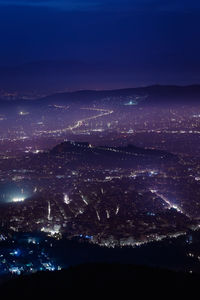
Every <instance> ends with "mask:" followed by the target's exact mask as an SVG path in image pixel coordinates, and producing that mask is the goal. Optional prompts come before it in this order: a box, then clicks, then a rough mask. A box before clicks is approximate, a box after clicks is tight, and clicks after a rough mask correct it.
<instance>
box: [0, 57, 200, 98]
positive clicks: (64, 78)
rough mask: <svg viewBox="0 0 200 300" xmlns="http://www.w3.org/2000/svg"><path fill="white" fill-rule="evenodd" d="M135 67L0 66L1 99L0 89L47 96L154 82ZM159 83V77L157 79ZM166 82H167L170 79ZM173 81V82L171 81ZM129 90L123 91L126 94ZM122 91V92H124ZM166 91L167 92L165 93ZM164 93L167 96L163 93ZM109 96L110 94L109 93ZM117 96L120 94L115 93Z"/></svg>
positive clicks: (75, 63) (157, 89)
mask: <svg viewBox="0 0 200 300" xmlns="http://www.w3.org/2000/svg"><path fill="white" fill-rule="evenodd" d="M136 70H137V66H135V65H133V66H132V65H123V64H121V63H120V62H118V63H117V64H112V63H111V62H93V63H87V62H82V61H78V60H77V61H76V60H60V61H59V60H58V61H57V60H55V61H54V60H47V61H36V62H31V63H26V64H23V65H18V66H14V67H7V66H0V98H1V90H3V91H6V92H8V94H9V93H11V94H12V93H17V94H19V95H22V94H24V95H26V94H27V95H31V94H32V95H50V94H55V93H57V92H60V91H75V90H76V91H77V90H85V89H89V90H108V89H109V90H110V89H113V90H116V89H117V90H119V89H121V88H124V87H132V86H136V85H138V86H141V85H143V86H144V82H146V83H147V85H149V84H152V83H154V82H156V81H155V80H153V79H151V77H152V76H151V71H150V70H149V71H148V72H140V73H138V72H137V71H136ZM157 82H160V81H159V77H158V80H157ZM166 82H170V81H169V80H168V81H166ZM172 82H173V81H172ZM180 89H182V88H178V87H176V89H175V87H173V86H171V87H169V86H168V92H167V93H170V95H171V94H173V95H174V94H176V93H180ZM128 90H129V89H126V91H127V93H128ZM199 90H200V88H199V87H198V86H191V87H190V88H188V87H185V88H183V90H182V92H183V94H184V91H186V94H187V93H188V92H192V93H196V92H198V94H199ZM124 91H125V90H124ZM130 92H131V91H130ZM132 92H145V93H147V92H148V93H155V92H156V93H161V94H163V89H162V88H161V86H153V87H147V88H138V89H137V88H136V89H134V90H132ZM165 92H166V91H165ZM165 92H164V94H165V95H166V93H165ZM110 93H111V94H112V92H110ZM116 93H119V91H116Z"/></svg>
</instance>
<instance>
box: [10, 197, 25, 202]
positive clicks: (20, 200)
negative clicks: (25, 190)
mask: <svg viewBox="0 0 200 300" xmlns="http://www.w3.org/2000/svg"><path fill="white" fill-rule="evenodd" d="M24 200H25V198H24V197H14V198H13V199H12V202H23V201H24Z"/></svg>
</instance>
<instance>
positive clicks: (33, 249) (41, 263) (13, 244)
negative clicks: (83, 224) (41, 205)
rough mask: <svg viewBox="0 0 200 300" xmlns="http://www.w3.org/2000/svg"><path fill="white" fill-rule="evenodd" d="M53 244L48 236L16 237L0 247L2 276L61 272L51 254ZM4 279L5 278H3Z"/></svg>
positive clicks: (4, 242)
mask: <svg viewBox="0 0 200 300" xmlns="http://www.w3.org/2000/svg"><path fill="white" fill-rule="evenodd" d="M51 248H52V242H51V240H49V239H48V238H47V237H46V236H40V235H38V236H30V235H28V234H20V235H16V237H14V238H12V239H9V238H8V239H5V240H4V241H2V242H1V245H0V275H1V276H2V275H7V276H8V275H22V274H25V275H26V274H30V273H35V272H38V271H56V270H61V269H62V266H61V265H59V264H58V263H57V262H56V259H55V258H53V257H52V255H51V254H50V252H51V251H50V249H51ZM2 279H3V277H2Z"/></svg>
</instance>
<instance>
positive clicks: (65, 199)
mask: <svg viewBox="0 0 200 300" xmlns="http://www.w3.org/2000/svg"><path fill="white" fill-rule="evenodd" d="M64 202H65V204H67V205H68V204H70V202H71V200H70V199H69V196H68V195H67V194H64Z"/></svg>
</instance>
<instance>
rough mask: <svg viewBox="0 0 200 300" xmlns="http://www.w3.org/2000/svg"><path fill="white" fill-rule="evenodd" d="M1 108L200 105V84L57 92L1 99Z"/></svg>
mask: <svg viewBox="0 0 200 300" xmlns="http://www.w3.org/2000/svg"><path fill="white" fill-rule="evenodd" d="M0 103H1V105H4V106H10V105H11V106H15V105H20V106H24V107H28V106H29V105H30V106H32V105H33V106H37V105H44V106H46V105H52V104H62V105H68V104H70V105H71V104H79V105H87V104H107V105H109V104H111V105H126V104H127V105H135V104H144V105H146V104H147V105H148V104H149V105H158V104H167V105H168V104H184V103H186V104H191V103H200V85H190V86H161V85H153V86H148V87H139V88H128V89H117V90H103V91H101V90H100V91H95V90H81V91H76V92H64V93H55V94H52V95H49V96H45V97H42V98H39V99H38V98H37V99H34V100H24V99H16V100H12V101H8V100H5V99H1V100H0Z"/></svg>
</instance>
